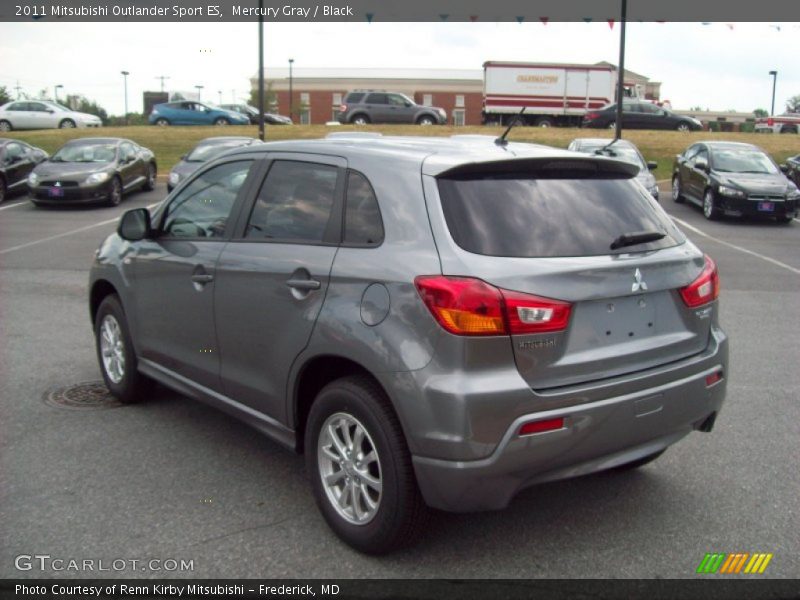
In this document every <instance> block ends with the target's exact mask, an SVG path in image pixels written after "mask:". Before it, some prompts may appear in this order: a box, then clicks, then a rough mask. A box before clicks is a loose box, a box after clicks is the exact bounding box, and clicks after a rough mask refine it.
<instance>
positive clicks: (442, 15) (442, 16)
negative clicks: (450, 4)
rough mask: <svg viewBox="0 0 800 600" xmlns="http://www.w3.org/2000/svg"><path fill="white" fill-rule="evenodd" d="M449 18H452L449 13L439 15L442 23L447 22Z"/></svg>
mask: <svg viewBox="0 0 800 600" xmlns="http://www.w3.org/2000/svg"><path fill="white" fill-rule="evenodd" d="M449 16H450V15H448V14H447V13H444V14H441V15H439V18H440V19H441V20H442V21H447V17H449Z"/></svg>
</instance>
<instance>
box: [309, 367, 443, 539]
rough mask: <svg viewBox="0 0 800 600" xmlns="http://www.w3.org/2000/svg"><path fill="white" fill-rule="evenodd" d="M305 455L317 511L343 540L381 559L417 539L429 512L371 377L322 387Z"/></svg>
mask: <svg viewBox="0 0 800 600" xmlns="http://www.w3.org/2000/svg"><path fill="white" fill-rule="evenodd" d="M345 432H346V433H345ZM305 455H306V468H307V472H308V475H309V477H311V487H312V490H313V493H314V499H315V500H316V502H317V506H318V507H319V509H320V511H321V512H322V516H323V517H324V518H325V521H327V523H328V525H329V526H330V528H331V529H333V531H334V533H336V535H337V536H339V538H341V539H342V540H343V541H344V542H345V543H347V544H349V545H350V546H352V547H353V548H355V549H356V550H358V551H360V552H364V553H368V554H385V553H387V552H390V551H392V550H394V549H396V548H399V547H401V546H405V545H407V544H410V543H411V542H413V541H414V540H415V539H416V538H417V537H418V536H419V535H420V533H421V532H422V529H423V527H424V525H425V521H426V520H427V516H428V509H427V506H426V505H425V503H424V501H423V499H422V496H421V494H420V492H419V489H418V487H417V483H416V478H415V476H414V467H413V465H412V463H411V454H410V453H409V451H408V446H407V444H406V440H405V437H404V435H403V431H402V429H401V427H400V422H399V421H398V419H397V416H396V415H395V413H394V410H393V409H392V407H391V405H390V403H389V400H388V399H387V398H386V396H385V394H384V393H383V391H382V390H381V389H380V387H379V386H378V385H377V384H376V383H375V382H374V381H373V380H372V379H370V378H368V377H364V376H351V377H345V378H343V379H339V380H336V381H334V382H332V383H329V384H328V385H326V386H325V387H324V388H323V389H322V391H321V392H320V393H319V394H318V395H317V398H316V400H314V404H313V405H312V406H311V411H310V413H309V416H308V422H307V424H306V431H305Z"/></svg>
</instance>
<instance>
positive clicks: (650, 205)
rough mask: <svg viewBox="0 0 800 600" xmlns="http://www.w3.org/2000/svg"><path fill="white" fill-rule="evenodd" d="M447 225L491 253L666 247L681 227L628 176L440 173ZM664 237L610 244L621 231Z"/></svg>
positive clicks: (469, 244) (463, 240)
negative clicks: (455, 175)
mask: <svg viewBox="0 0 800 600" xmlns="http://www.w3.org/2000/svg"><path fill="white" fill-rule="evenodd" d="M439 194H440V197H441V200H442V209H443V211H444V215H445V219H446V221H447V226H448V228H449V230H450V234H451V235H452V236H453V239H454V240H455V242H456V243H457V244H458V245H459V246H460V247H461V248H463V249H464V250H467V251H468V252H473V253H476V254H484V255H488V256H512V257H557V256H596V255H607V254H618V253H623V252H641V251H645V250H654V249H658V248H666V247H669V246H674V245H676V244H679V243H682V242H683V239H684V238H683V236H682V234H681V233H680V232H679V231H678V230H677V229H676V228H675V226H674V225H673V224H672V221H671V220H670V219H669V218H668V217H667V216H666V214H665V213H663V211H662V210H661V209H659V208H658V206H657V205H655V201H654V200H653V199H652V198H651V197H649V194H647V193H646V192H645V191H644V190H643V189H642V188H641V187H640V186H637V185H636V184H635V183H634V182H633V181H632V180H629V179H598V178H579V177H577V178H566V177H565V178H563V179H559V178H546V179H545V178H542V179H535V178H531V177H530V175H525V174H522V175H519V176H516V175H513V174H510V175H502V176H488V177H472V178H468V177H465V178H459V179H440V180H439ZM653 230H655V231H660V232H664V233H666V234H667V235H666V237H664V238H663V239H661V240H659V241H656V242H650V243H646V244H639V245H637V246H634V247H628V248H622V249H619V250H615V251H612V250H611V249H610V246H611V243H612V242H613V241H614V240H615V239H616V238H617V237H619V236H620V235H622V234H624V233H632V232H639V231H653Z"/></svg>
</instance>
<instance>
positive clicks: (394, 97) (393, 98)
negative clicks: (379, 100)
mask: <svg viewBox="0 0 800 600" xmlns="http://www.w3.org/2000/svg"><path fill="white" fill-rule="evenodd" d="M388 98H389V104H391V105H392V106H405V105H406V103H407V102H408V101H409V100H408V99H407V98H404V97H403V96H400V95H399V94H389V96H388Z"/></svg>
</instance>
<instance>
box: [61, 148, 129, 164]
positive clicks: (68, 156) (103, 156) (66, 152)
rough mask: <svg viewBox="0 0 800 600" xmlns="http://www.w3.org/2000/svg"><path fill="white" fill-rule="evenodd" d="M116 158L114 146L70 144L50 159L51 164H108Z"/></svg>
mask: <svg viewBox="0 0 800 600" xmlns="http://www.w3.org/2000/svg"><path fill="white" fill-rule="evenodd" d="M116 158H117V147H116V146H115V145H114V144H72V145H69V146H64V147H63V148H61V149H60V150H59V151H58V152H56V153H55V154H54V155H53V157H52V158H51V159H50V160H51V161H52V162H76V163H109V162H112V161H114V160H115V159H116Z"/></svg>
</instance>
